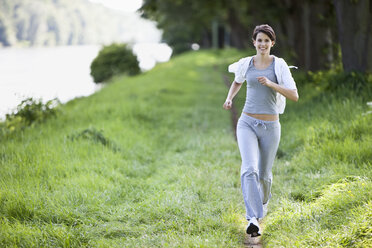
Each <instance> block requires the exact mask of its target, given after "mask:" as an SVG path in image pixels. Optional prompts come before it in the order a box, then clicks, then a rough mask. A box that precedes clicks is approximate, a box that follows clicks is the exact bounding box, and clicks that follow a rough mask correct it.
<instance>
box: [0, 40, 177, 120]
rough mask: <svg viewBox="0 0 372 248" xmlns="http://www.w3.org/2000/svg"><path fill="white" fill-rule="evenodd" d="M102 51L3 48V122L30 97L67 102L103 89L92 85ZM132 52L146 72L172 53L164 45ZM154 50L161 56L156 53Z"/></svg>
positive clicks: (0, 58) (0, 108)
mask: <svg viewBox="0 0 372 248" xmlns="http://www.w3.org/2000/svg"><path fill="white" fill-rule="evenodd" d="M154 47H155V48H159V49H154ZM100 48H101V46H65V47H51V48H5V49H0V119H4V117H5V114H6V113H10V112H11V111H13V110H14V109H15V108H16V106H17V105H18V104H19V103H20V102H21V101H22V100H23V99H25V98H27V97H34V98H42V100H43V102H46V101H47V100H50V99H53V98H58V99H59V100H60V101H61V102H62V103H65V102H67V101H69V100H71V99H73V98H75V97H80V96H88V95H90V94H92V93H94V92H96V91H97V90H99V89H100V88H101V87H102V86H101V85H97V84H95V83H94V82H93V78H92V77H91V76H90V64H91V62H92V61H93V59H94V58H95V57H96V56H97V54H98V52H99V50H100ZM148 49H151V51H152V52H150V50H148ZM133 50H134V51H135V52H136V53H137V54H138V59H139V62H140V67H141V68H142V69H143V70H148V69H151V68H152V67H153V66H154V65H155V63H156V62H164V61H167V60H169V57H170V55H171V53H172V51H171V49H170V48H169V47H168V46H166V45H165V44H155V45H154V44H152V45H151V44H137V45H135V46H134V47H133ZM154 50H155V51H159V53H157V54H154V52H153V51H154ZM146 51H147V52H146Z"/></svg>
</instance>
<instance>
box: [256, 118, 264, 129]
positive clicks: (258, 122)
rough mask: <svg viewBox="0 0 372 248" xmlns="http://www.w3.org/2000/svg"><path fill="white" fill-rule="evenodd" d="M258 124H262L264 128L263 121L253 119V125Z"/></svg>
mask: <svg viewBox="0 0 372 248" xmlns="http://www.w3.org/2000/svg"><path fill="white" fill-rule="evenodd" d="M258 125H262V126H263V127H264V128H265V129H266V125H265V122H263V121H261V120H254V126H255V127H257V126H258Z"/></svg>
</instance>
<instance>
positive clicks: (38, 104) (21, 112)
mask: <svg viewBox="0 0 372 248" xmlns="http://www.w3.org/2000/svg"><path fill="white" fill-rule="evenodd" d="M59 103H60V102H59V100H58V99H56V98H55V99H52V100H49V101H47V102H46V103H45V104H44V103H42V101H41V99H34V98H32V97H29V98H27V99H25V100H23V101H22V102H21V103H20V104H19V105H18V106H17V108H16V110H15V111H14V112H13V113H10V114H6V119H5V121H4V122H2V123H0V134H3V135H6V134H10V133H12V132H14V131H16V130H20V129H23V128H25V127H27V126H32V125H33V124H35V123H40V122H43V121H45V120H46V119H48V118H50V117H52V116H55V115H56V114H57V109H56V108H54V107H55V106H56V105H58V104H59Z"/></svg>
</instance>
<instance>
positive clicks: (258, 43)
mask: <svg viewBox="0 0 372 248" xmlns="http://www.w3.org/2000/svg"><path fill="white" fill-rule="evenodd" d="M274 44H275V41H272V40H270V37H269V36H267V35H266V34H265V33H258V34H257V36H256V40H253V45H254V46H255V47H256V51H257V54H261V55H269V54H270V49H271V47H272V46H274Z"/></svg>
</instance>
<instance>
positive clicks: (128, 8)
mask: <svg viewBox="0 0 372 248" xmlns="http://www.w3.org/2000/svg"><path fill="white" fill-rule="evenodd" d="M90 1H91V2H95V3H101V4H103V5H104V6H106V7H108V8H111V9H115V10H120V11H125V12H135V11H136V10H137V9H139V8H140V7H141V5H142V0H90Z"/></svg>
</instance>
